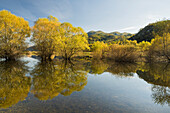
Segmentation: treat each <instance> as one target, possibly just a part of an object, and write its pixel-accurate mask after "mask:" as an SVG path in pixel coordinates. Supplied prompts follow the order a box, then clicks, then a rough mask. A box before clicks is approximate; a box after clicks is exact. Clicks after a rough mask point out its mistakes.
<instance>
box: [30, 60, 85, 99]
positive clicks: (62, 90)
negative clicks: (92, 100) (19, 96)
mask: <svg viewBox="0 0 170 113" xmlns="http://www.w3.org/2000/svg"><path fill="white" fill-rule="evenodd" d="M84 69H85V68H84V66H83V65H81V63H72V62H67V61H63V62H61V61H59V62H46V63H39V64H38V65H36V66H35V69H34V70H33V71H32V73H31V75H32V76H33V89H32V90H31V92H32V93H33V94H34V95H35V97H37V98H38V99H40V100H48V99H52V98H54V97H56V96H57V95H59V94H62V95H64V96H68V95H70V94H72V93H73V92H74V91H81V90H82V89H83V88H84V86H85V85H86V84H87V71H85V70H84Z"/></svg>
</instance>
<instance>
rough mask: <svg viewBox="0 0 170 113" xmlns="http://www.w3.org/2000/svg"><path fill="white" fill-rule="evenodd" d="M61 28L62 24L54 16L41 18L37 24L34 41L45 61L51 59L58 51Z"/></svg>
mask: <svg viewBox="0 0 170 113" xmlns="http://www.w3.org/2000/svg"><path fill="white" fill-rule="evenodd" d="M59 26H60V22H59V21H58V19H57V18H56V17H53V16H49V17H48V18H39V19H38V20H37V21H36V22H35V25H34V27H33V38H32V41H33V43H35V46H36V49H37V50H39V52H40V53H39V55H40V56H41V57H42V58H43V59H46V57H48V58H50V57H51V55H52V54H54V52H55V51H56V50H57V47H58V44H59V42H60V33H59Z"/></svg>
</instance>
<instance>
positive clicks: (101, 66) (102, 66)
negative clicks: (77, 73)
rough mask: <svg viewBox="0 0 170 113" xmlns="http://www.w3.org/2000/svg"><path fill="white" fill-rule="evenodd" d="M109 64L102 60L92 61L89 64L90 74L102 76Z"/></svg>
mask: <svg viewBox="0 0 170 113" xmlns="http://www.w3.org/2000/svg"><path fill="white" fill-rule="evenodd" d="M108 67H109V64H108V63H107V62H106V61H102V60H93V61H92V62H91V73H92V74H102V73H103V72H105V71H106V70H107V68H108Z"/></svg>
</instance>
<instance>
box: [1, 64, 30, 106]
mask: <svg viewBox="0 0 170 113" xmlns="http://www.w3.org/2000/svg"><path fill="white" fill-rule="evenodd" d="M24 64H25V62H21V61H15V62H12V61H9V62H0V108H8V107H10V106H12V105H14V104H16V103H18V102H19V101H22V100H24V99H25V98H26V97H27V95H28V92H29V90H30V86H31V78H30V77H26V76H25V74H26V73H27V72H28V70H27V69H28V67H26V66H25V65H24Z"/></svg>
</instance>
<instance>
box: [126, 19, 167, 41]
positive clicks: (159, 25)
mask: <svg viewBox="0 0 170 113" xmlns="http://www.w3.org/2000/svg"><path fill="white" fill-rule="evenodd" d="M168 32H169V33H170V20H164V21H159V22H156V23H152V24H149V25H147V26H146V27H144V28H143V29H141V30H140V31H139V32H138V33H137V34H136V35H134V36H132V37H131V38H129V40H137V42H141V41H149V42H150V41H151V40H152V39H153V38H154V37H155V36H156V35H159V36H163V33H168Z"/></svg>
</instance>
